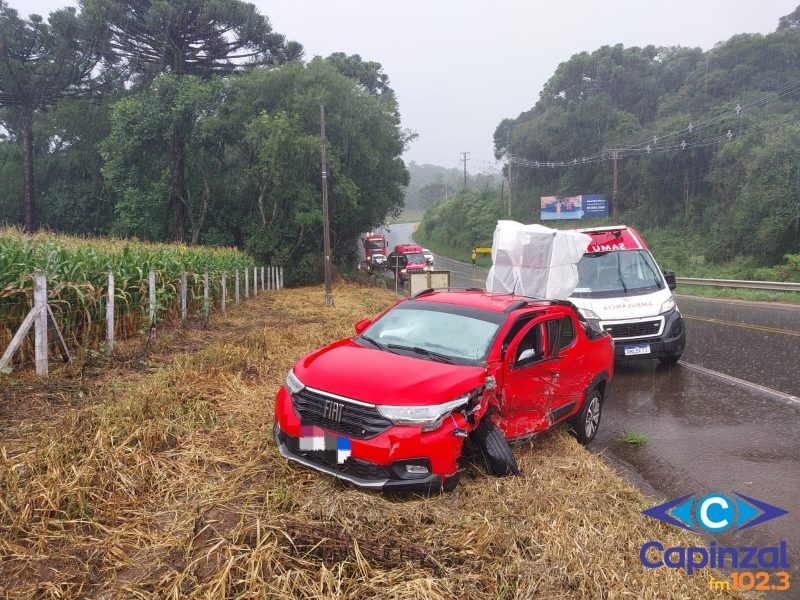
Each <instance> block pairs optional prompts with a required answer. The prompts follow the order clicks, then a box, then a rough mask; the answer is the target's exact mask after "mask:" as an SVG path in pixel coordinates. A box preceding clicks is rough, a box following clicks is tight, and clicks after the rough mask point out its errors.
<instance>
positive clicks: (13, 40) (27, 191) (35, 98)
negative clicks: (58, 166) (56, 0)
mask: <svg viewBox="0 0 800 600" xmlns="http://www.w3.org/2000/svg"><path fill="white" fill-rule="evenodd" d="M106 41H107V39H106V30H105V25H104V23H103V22H102V20H98V19H97V18H94V16H93V15H87V14H85V13H83V12H82V13H80V14H78V13H77V11H76V10H75V9H74V8H65V9H61V10H58V11H55V12H53V13H51V15H50V18H49V20H48V21H47V22H45V21H44V20H43V19H42V17H40V16H39V15H31V16H30V17H29V18H27V19H23V18H20V16H19V15H18V13H17V11H16V10H14V9H12V8H10V7H9V6H8V4H6V2H4V1H3V0H0V106H2V107H4V108H5V109H6V111H5V113H4V115H3V116H2V121H3V124H4V125H5V127H6V129H8V130H9V131H10V132H12V134H13V135H14V136H15V137H16V139H17V142H18V143H19V146H20V151H21V154H22V198H23V226H24V228H25V230H26V231H34V230H35V229H36V228H37V227H38V217H37V210H36V196H35V193H34V185H33V184H34V181H33V180H34V177H33V173H34V140H33V120H34V115H35V114H36V113H37V112H39V111H42V110H45V109H48V108H50V107H52V106H53V105H55V104H56V103H57V102H58V101H59V100H61V99H64V98H81V97H87V96H90V95H93V94H96V93H97V92H99V91H102V90H103V89H105V88H106V87H107V86H108V84H109V81H110V79H109V77H108V72H107V71H105V70H104V69H100V72H99V73H98V66H99V63H100V62H101V61H102V60H103V59H104V58H108V57H109V55H108V54H107V53H106V50H107V46H106Z"/></svg>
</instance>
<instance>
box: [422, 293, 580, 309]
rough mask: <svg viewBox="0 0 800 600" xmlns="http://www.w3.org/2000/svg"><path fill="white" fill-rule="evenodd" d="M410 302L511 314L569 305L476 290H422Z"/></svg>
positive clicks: (557, 301) (562, 302)
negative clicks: (515, 311)
mask: <svg viewBox="0 0 800 600" xmlns="http://www.w3.org/2000/svg"><path fill="white" fill-rule="evenodd" d="M412 300H414V301H416V302H437V303H441V304H454V305H456V306H468V307H470V308H480V309H483V310H490V311H492V312H511V311H512V310H518V309H520V308H526V307H528V308H529V307H540V308H546V307H548V306H551V305H553V304H559V305H560V304H567V305H568V304H569V303H567V302H564V301H560V300H546V299H541V298H530V297H528V296H519V295H517V294H501V293H497V292H486V291H484V290H478V289H466V290H453V289H448V290H423V291H422V292H420V293H419V294H417V295H416V296H413V297H412ZM523 303H524V304H523Z"/></svg>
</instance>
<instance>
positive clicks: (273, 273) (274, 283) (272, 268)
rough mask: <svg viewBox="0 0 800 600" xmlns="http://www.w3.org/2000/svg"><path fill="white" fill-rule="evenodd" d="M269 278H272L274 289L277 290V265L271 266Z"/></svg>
mask: <svg viewBox="0 0 800 600" xmlns="http://www.w3.org/2000/svg"><path fill="white" fill-rule="evenodd" d="M269 278H270V279H271V280H272V281H271V283H272V289H273V290H277V289H278V285H277V283H278V282H277V278H276V277H275V267H270V268H269Z"/></svg>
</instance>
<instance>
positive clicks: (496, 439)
mask: <svg viewBox="0 0 800 600" xmlns="http://www.w3.org/2000/svg"><path fill="white" fill-rule="evenodd" d="M470 438H471V439H472V442H473V443H474V444H475V446H477V447H478V449H479V450H480V453H481V455H482V456H483V462H484V464H485V465H486V471H487V472H488V473H489V474H490V475H497V476H498V477H505V476H507V475H519V474H520V470H519V466H517V460H516V459H515V458H514V453H513V452H511V447H510V446H509V445H508V442H506V438H505V437H504V436H503V432H502V431H500V429H498V428H497V425H495V424H494V423H492V420H491V419H490V418H489V415H484V416H483V420H481V422H480V424H479V425H478V427H476V428H475V430H474V431H473V432H472V433H471V434H470Z"/></svg>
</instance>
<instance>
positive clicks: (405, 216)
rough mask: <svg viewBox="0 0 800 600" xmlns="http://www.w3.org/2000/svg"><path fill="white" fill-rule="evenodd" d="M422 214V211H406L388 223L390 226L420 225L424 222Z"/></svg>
mask: <svg viewBox="0 0 800 600" xmlns="http://www.w3.org/2000/svg"><path fill="white" fill-rule="evenodd" d="M422 214H423V212H422V211H421V210H406V211H403V212H402V213H400V215H399V216H397V217H395V218H393V219H389V220H388V221H387V222H388V224H389V225H391V224H392V223H418V222H420V221H422Z"/></svg>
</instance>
